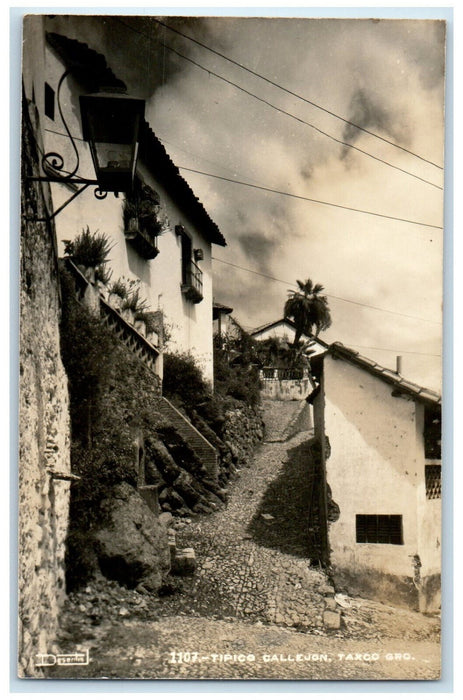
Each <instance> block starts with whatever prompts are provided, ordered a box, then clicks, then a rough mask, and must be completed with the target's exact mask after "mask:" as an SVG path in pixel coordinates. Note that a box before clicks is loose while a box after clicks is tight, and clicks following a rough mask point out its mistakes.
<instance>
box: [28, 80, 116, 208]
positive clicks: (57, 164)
mask: <svg viewBox="0 0 463 700" xmlns="http://www.w3.org/2000/svg"><path fill="white" fill-rule="evenodd" d="M74 69H75V66H74V67H71V68H69V69H68V70H66V71H65V72H64V73H63V75H62V76H61V78H60V80H59V83H58V89H57V91H56V99H57V103H58V110H59V114H60V117H61V121H62V122H63V126H64V128H65V129H66V133H67V135H68V137H69V140H70V141H71V144H72V148H73V150H74V153H75V157H76V164H75V166H74V168H73V170H72V171H66V170H64V158H63V156H62V155H61V154H60V153H57V152H56V151H50V152H49V153H45V154H44V155H43V156H42V160H41V167H42V170H43V172H44V173H45V176H38V177H33V176H30V177H28V178H27V179H28V180H29V181H32V182H48V183H58V184H62V185H76V186H78V185H82V186H81V187H80V189H77V190H76V191H75V192H74V193H73V194H72V195H71V197H69V199H67V200H66V201H65V202H64V203H63V204H62V205H61V206H60V207H58V209H56V210H55V211H54V212H53V213H52V214H50V215H48V216H47V217H45V218H40V219H34V221H51V220H52V219H54V218H55V217H56V216H57V215H58V214H59V213H60V212H61V211H63V209H64V208H65V207H67V205H68V204H70V203H71V202H72V201H74V199H76V198H77V197H78V196H79V195H80V194H82V192H84V191H85V190H86V189H87V187H89V186H90V185H96V187H95V190H94V192H93V194H94V196H95V197H96V199H105V198H106V197H107V195H108V193H107V192H105V191H104V190H102V189H100V187H99V183H98V180H89V179H87V178H83V177H80V176H79V175H77V171H78V169H79V165H80V159H79V151H78V149H77V146H76V143H75V140H74V138H73V136H72V134H71V132H70V130H69V127H68V125H67V122H66V119H65V118H64V115H63V111H62V108H61V99H60V93H61V86H62V84H63V82H64V80H65V79H66V78H67V77H68V75H69V74H70V73H71V72H72V71H73V70H74ZM114 195H115V196H116V197H117V196H118V193H117V192H115V193H114Z"/></svg>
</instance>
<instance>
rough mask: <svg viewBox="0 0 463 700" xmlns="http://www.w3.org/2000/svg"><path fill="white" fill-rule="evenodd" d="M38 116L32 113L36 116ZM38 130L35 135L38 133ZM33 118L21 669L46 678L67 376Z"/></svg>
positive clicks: (66, 463)
mask: <svg viewBox="0 0 463 700" xmlns="http://www.w3.org/2000/svg"><path fill="white" fill-rule="evenodd" d="M32 114H33V113H32ZM35 133H37V132H35ZM35 133H34V129H33V126H32V121H31V119H30V116H29V112H28V111H27V107H24V108H23V139H22V149H23V150H22V168H23V172H22V175H23V191H22V200H21V205H22V212H21V252H20V254H21V282H20V378H19V389H20V402H19V440H20V444H19V566H18V569H19V572H18V573H19V581H18V585H19V638H18V647H19V649H18V653H19V668H18V673H19V675H20V676H40V675H41V672H40V670H39V669H37V668H36V667H35V664H34V657H35V655H36V654H37V653H42V652H50V651H52V642H53V639H54V637H55V634H56V629H57V618H58V613H59V610H60V606H61V603H62V602H63V599H64V596H65V572H64V541H65V536H66V531H67V523H68V507H69V481H63V480H57V479H52V478H51V476H50V473H49V470H51V469H52V470H56V471H57V472H62V473H68V472H70V444H69V442H70V438H69V412H68V390H67V378H66V375H65V372H64V369H63V365H62V363H61V357H60V343H59V325H58V323H59V313H60V308H59V291H58V274H57V266H56V256H55V249H54V239H53V235H54V232H53V229H52V228H51V226H50V225H49V224H47V223H45V222H37V221H36V219H37V218H41V217H43V216H44V215H45V200H44V195H43V193H42V189H41V186H40V184H37V183H30V182H27V181H25V180H24V176H25V174H26V173H27V174H34V175H37V174H39V173H38V159H37V152H36V147H35Z"/></svg>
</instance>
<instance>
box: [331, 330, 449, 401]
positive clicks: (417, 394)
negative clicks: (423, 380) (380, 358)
mask: <svg viewBox="0 0 463 700" xmlns="http://www.w3.org/2000/svg"><path fill="white" fill-rule="evenodd" d="M328 352H329V353H330V354H331V355H333V357H337V358H339V359H343V360H346V361H347V362H351V363H352V364H355V365H356V366H357V367H361V368H362V369H364V370H366V371H367V372H369V373H370V374H373V375H374V376H375V377H378V378H379V379H382V380H383V381H385V382H387V383H388V384H392V385H393V386H394V388H395V391H396V392H397V393H398V394H407V395H408V396H412V397H413V398H415V399H416V400H418V401H422V402H424V403H433V404H440V403H441V396H440V394H438V393H437V392H435V391H432V390H431V389H426V388H425V387H421V386H419V385H418V384H414V383H413V382H410V381H408V380H406V379H404V378H403V377H401V376H400V375H399V374H397V373H396V372H394V371H393V370H391V369H387V368H386V367H382V366H381V365H379V364H378V363H376V362H373V360H370V359H368V358H366V357H363V356H362V355H359V353H358V352H356V351H355V350H352V349H351V348H348V347H346V346H345V345H343V344H342V343H339V342H336V343H332V344H331V345H330V346H329V350H328Z"/></svg>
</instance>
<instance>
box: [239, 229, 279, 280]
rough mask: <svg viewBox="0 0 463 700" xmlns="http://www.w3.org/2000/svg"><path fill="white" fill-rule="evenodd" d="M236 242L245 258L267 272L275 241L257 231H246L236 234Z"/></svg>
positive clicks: (276, 243) (275, 245) (275, 244)
mask: <svg viewBox="0 0 463 700" xmlns="http://www.w3.org/2000/svg"><path fill="white" fill-rule="evenodd" d="M237 240H238V243H239V244H240V246H241V249H242V250H243V253H245V255H246V256H247V258H248V259H249V260H250V261H251V262H252V263H253V264H254V266H256V268H257V269H258V270H261V271H263V272H268V271H269V269H270V263H271V261H272V258H273V255H274V252H275V248H276V247H277V245H278V242H277V241H274V240H271V239H269V238H267V237H266V236H265V235H264V234H263V233H260V232H259V231H246V232H242V233H239V234H237Z"/></svg>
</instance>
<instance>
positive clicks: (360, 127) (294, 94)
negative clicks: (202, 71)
mask: <svg viewBox="0 0 463 700" xmlns="http://www.w3.org/2000/svg"><path fill="white" fill-rule="evenodd" d="M152 19H153V20H154V21H155V22H157V23H158V24H160V25H162V26H163V27H166V28H167V29H169V30H170V31H171V32H175V34H179V35H180V36H182V37H184V38H185V39H188V40H189V41H192V42H193V43H195V44H197V45H198V46H201V47H202V48H203V49H206V50H207V51H210V52H211V53H213V54H215V55H216V56H219V57H220V58H223V59H225V60H226V61H229V62H230V63H233V64H234V65H235V66H238V68H242V69H243V70H245V71H247V72H248V73H250V74H251V75H254V76H255V77H256V78H260V79H261V80H264V81H265V82H266V83H269V84H270V85H273V87H276V88H278V89H280V90H283V91H284V92H286V93H288V95H292V96H293V97H297V99H299V100H302V101H303V102H306V103H307V104H309V105H311V106H312V107H316V108H317V109H320V110H321V111H323V112H326V114H329V115H330V116H332V117H335V118H336V119H339V120H340V121H343V122H344V123H345V124H348V125H349V126H353V127H354V128H356V129H358V130H359V131H363V132H364V133H366V134H369V136H374V137H375V138H377V139H379V140H380V141H384V142H385V143H387V144H389V145H390V146H394V147H395V148H399V149H400V150H401V151H405V153H409V154H410V155H412V156H414V157H415V158H419V159H420V160H422V161H424V162H425V163H429V165H433V166H434V167H436V168H439V170H443V167H442V166H441V165H438V164H437V163H434V162H433V161H431V160H428V159H427V158H424V157H423V156H420V155H419V154H418V153H415V152H414V151H410V150H408V149H407V148H405V147H404V146H401V145H400V144H397V143H394V142H393V141H390V140H389V139H386V138H385V137H383V136H380V135H379V134H376V133H375V132H373V131H370V130H368V129H366V128H365V127H363V126H360V125H359V124H356V123H355V122H352V121H350V120H349V119H345V118H344V117H341V116H340V115H339V114H336V113H335V112H332V111H331V110H329V109H326V108H325V107H322V106H321V105H319V104H317V103H316V102H312V101H311V100H309V99H307V98H306V97H303V96H302V95H299V94H298V93H296V92H293V91H292V90H289V89H288V88H285V87H284V86H283V85H280V84H279V83H277V82H275V81H273V80H270V78H266V77H265V76H264V75H261V74H260V73H257V72H256V71H253V70H252V69H251V68H249V67H248V66H245V65H244V64H243V63H239V62H238V61H235V60H234V59H233V58H230V57H229V56H226V55H225V54H223V53H220V51H216V50H215V49H213V48H211V47H210V46H208V45H207V44H204V43H203V42H201V41H198V39H194V38H193V37H191V36H188V34H184V33H183V32H181V31H179V30H178V29H174V27H171V26H170V25H169V24H166V23H165V22H162V21H161V20H159V19H156V18H155V17H152ZM124 24H126V23H124ZM126 26H130V25H128V24H126ZM135 31H138V30H135Z"/></svg>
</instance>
